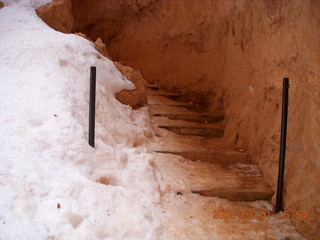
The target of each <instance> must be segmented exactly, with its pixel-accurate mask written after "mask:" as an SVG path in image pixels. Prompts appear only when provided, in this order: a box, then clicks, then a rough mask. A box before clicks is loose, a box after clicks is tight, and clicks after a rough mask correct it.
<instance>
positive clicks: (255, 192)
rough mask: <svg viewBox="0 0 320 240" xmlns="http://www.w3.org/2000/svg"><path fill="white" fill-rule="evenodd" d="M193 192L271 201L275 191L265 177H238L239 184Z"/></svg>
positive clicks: (227, 197) (226, 197)
mask: <svg viewBox="0 0 320 240" xmlns="http://www.w3.org/2000/svg"><path fill="white" fill-rule="evenodd" d="M192 192H193V193H197V194H200V195H201V196H205V197H219V198H224V199H228V200H230V201H236V202H239V201H257V200H267V201H270V200H271V198H272V196H273V193H274V192H273V190H272V189H271V187H270V186H269V185H267V184H266V182H265V180H264V178H263V177H243V178H239V179H238V184H237V185H229V186H225V187H212V188H207V189H192Z"/></svg>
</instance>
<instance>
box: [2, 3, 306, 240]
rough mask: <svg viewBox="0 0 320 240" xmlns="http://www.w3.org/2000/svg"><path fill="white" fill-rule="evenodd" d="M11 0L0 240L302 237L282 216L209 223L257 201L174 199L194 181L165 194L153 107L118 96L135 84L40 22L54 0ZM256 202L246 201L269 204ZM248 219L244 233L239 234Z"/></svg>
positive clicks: (5, 16)
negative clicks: (156, 157) (91, 107)
mask: <svg viewBox="0 0 320 240" xmlns="http://www.w3.org/2000/svg"><path fill="white" fill-rule="evenodd" d="M3 2H4V5H5V7H4V8H2V9H0V23H1V24H0V62H1V65H0V74H1V75H0V76H1V86H0V109H1V114H0V163H1V165H0V166H1V167H0V240H18V239H19V240H20V239H21V240H28V239H30V240H38V239H39V240H40V239H47V240H50V239H51V240H54V239H59V240H72V239H77V240H81V239H83V240H89V239H90V240H95V239H97V240H102V239H103V240H111V239H115V240H124V239H125V240H127V239H128V240H129V239H139V240H143V239H150V240H156V239H251V238H248V236H251V235H250V234H251V232H253V233H255V235H252V236H254V237H258V238H252V239H259V237H261V236H264V237H265V238H260V239H285V238H286V237H292V239H302V237H301V236H300V235H299V234H298V233H296V232H295V230H294V227H293V226H292V225H291V224H290V222H289V220H283V219H280V220H279V217H277V216H276V217H273V218H272V219H271V218H270V219H269V220H266V221H265V222H262V221H258V220H256V222H254V224H256V225H257V227H255V226H253V227H248V226H249V225H250V226H251V224H252V223H250V222H249V223H243V221H233V222H232V224H231V225H230V222H228V221H222V220H221V221H211V220H210V219H211V216H212V214H211V213H212V211H213V209H214V207H220V208H222V207H224V208H228V209H231V208H234V209H246V208H248V204H242V205H241V203H232V202H229V201H227V200H221V199H217V198H203V197H200V196H197V195H194V194H191V193H187V192H186V193H185V194H184V195H183V196H180V195H179V196H178V195H176V191H177V189H179V186H180V185H181V186H182V187H183V188H184V189H187V187H185V186H184V184H185V183H181V184H180V183H173V185H172V186H171V190H168V189H170V184H171V183H170V182H166V181H165V180H163V179H162V177H161V173H160V172H159V171H158V170H157V168H156V166H155V163H154V162H153V155H152V154H150V153H148V151H147V148H146V142H147V136H150V135H152V130H151V129H152V128H151V126H150V121H149V113H148V108H147V107H143V108H140V109H139V110H132V109H131V107H129V106H126V105H123V104H121V103H120V102H118V101H117V100H116V99H115V97H114V96H115V94H116V93H117V92H120V91H121V90H123V89H128V90H130V89H134V88H135V86H134V85H133V84H132V83H131V82H129V81H128V80H127V79H126V78H125V77H124V76H122V75H121V74H120V73H119V71H118V70H117V69H116V67H115V66H114V64H113V63H112V62H111V61H110V60H108V59H107V58H105V57H103V56H102V55H101V54H99V53H98V52H97V51H96V50H95V49H94V44H93V43H91V42H90V41H88V40H86V39H84V38H82V37H79V36H76V35H73V34H63V33H60V32H57V31H55V30H53V29H51V28H50V27H48V26H47V25H46V24H45V23H44V22H43V21H42V20H41V19H39V18H38V16H37V15H36V13H35V9H36V8H38V7H40V6H41V5H43V4H46V3H47V2H49V0H5V1H3ZM91 66H96V67H97V103H96V107H97V108H96V146H95V148H92V147H90V146H89V145H88V143H87V136H88V130H87V129H88V123H87V122H88V102H89V92H88V89H89V69H90V67H91ZM101 179H107V181H104V182H102V181H101V182H102V183H100V182H99V180H101ZM103 183H104V184H103ZM179 184H180V185H179ZM168 186H169V187H168ZM181 186H180V188H181ZM255 204H256V205H254V203H253V204H252V205H250V204H249V205H250V206H249V207H251V208H252V207H256V208H262V209H270V208H271V207H272V206H271V205H270V203H264V202H262V203H255ZM201 209H205V210H201ZM192 211H193V213H192V214H193V216H191V215H190V214H191V212H192ZM197 214H198V218H197ZM192 217H193V219H191V218H192ZM277 219H278V221H277ZM271 220H272V224H271V226H270V227H269V225H270V221H271ZM257 221H258V223H257ZM230 227H231V228H232V231H233V233H232V235H230V234H229V232H228V229H229V230H230ZM239 227H240V229H241V231H240V233H242V234H243V233H246V234H244V235H243V236H244V237H246V238H242V236H241V235H240V236H239V238H237V237H236V238H230V236H231V237H232V236H236V230H235V229H237V228H239ZM257 229H258V230H259V231H258V230H257ZM268 229H269V230H268ZM283 229H285V230H283ZM250 231H251V232H250ZM257 231H258V232H257ZM226 236H228V237H226ZM269 236H271V237H270V238H267V237H269ZM290 239H291V238H290Z"/></svg>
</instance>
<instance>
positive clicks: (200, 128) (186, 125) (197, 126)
mask: <svg viewBox="0 0 320 240" xmlns="http://www.w3.org/2000/svg"><path fill="white" fill-rule="evenodd" d="M152 122H153V123H154V124H155V125H156V126H157V127H159V128H163V129H167V130H169V131H171V132H173V133H176V134H180V135H196V136H203V137H212V138H216V137H218V138H219V137H223V134H224V126H223V125H222V124H209V123H207V124H206V123H194V122H188V121H180V120H171V119H168V118H164V117H153V121H152Z"/></svg>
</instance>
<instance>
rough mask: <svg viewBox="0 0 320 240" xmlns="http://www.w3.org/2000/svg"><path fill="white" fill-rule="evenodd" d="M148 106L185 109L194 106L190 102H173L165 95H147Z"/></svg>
mask: <svg viewBox="0 0 320 240" xmlns="http://www.w3.org/2000/svg"><path fill="white" fill-rule="evenodd" d="M147 99H148V104H149V105H155V106H158V105H170V106H183V107H191V106H193V104H192V103H190V102H179V101H175V100H172V99H170V98H168V97H166V96H163V95H147Z"/></svg>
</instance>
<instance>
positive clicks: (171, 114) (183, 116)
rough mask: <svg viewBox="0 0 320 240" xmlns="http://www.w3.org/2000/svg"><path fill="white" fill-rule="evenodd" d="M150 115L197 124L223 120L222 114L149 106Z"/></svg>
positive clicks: (164, 106)
mask: <svg viewBox="0 0 320 240" xmlns="http://www.w3.org/2000/svg"><path fill="white" fill-rule="evenodd" d="M150 108H151V114H152V115H153V116H155V117H167V118H169V119H171V120H183V121H189V122H197V123H217V122H221V121H223V120H224V116H223V114H219V113H217V114H216V113H198V112H194V111H191V110H188V109H184V108H181V107H177V106H168V105H159V106H150Z"/></svg>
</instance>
